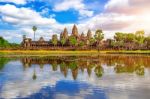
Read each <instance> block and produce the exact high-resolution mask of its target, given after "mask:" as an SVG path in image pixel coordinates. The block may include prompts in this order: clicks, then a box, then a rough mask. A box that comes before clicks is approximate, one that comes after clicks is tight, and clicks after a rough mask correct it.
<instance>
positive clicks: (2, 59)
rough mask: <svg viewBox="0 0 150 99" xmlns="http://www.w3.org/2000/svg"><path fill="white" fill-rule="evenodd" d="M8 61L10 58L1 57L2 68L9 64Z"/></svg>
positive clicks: (0, 65) (0, 68)
mask: <svg viewBox="0 0 150 99" xmlns="http://www.w3.org/2000/svg"><path fill="white" fill-rule="evenodd" d="M8 62H9V59H8V58H0V70H2V69H3V68H4V66H5V64H7V63H8Z"/></svg>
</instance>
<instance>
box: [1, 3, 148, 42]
mask: <svg viewBox="0 0 150 99" xmlns="http://www.w3.org/2000/svg"><path fill="white" fill-rule="evenodd" d="M149 6H150V1H149V0H142V1H141V0H0V36H3V37H4V38H5V39H7V40H9V41H10V42H17V43H20V42H21V40H22V35H24V34H25V35H27V36H28V37H30V38H33V32H32V29H31V28H32V26H33V25H36V26H37V27H38V31H37V33H36V39H38V38H39V37H40V36H43V37H44V38H45V39H46V40H49V39H50V38H51V36H52V34H54V33H57V34H58V35H59V34H60V32H61V31H63V29H64V28H65V27H67V28H68V31H69V33H71V28H72V26H73V24H76V25H77V26H78V29H79V32H80V33H81V32H84V33H86V32H87V30H88V29H91V30H92V31H93V34H94V31H95V30H96V29H102V30H103V31H104V34H105V38H112V37H113V35H114V33H115V32H118V31H124V32H135V31H136V30H139V29H144V30H145V31H146V34H148V35H149V27H148V25H150V20H149V16H150V14H149V13H148V11H149V10H150V7H149Z"/></svg>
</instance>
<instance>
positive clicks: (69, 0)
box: [53, 0, 93, 17]
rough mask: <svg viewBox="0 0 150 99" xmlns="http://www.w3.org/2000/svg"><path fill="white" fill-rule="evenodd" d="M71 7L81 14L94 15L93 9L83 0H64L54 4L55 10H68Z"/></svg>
mask: <svg viewBox="0 0 150 99" xmlns="http://www.w3.org/2000/svg"><path fill="white" fill-rule="evenodd" d="M69 9H75V10H76V11H78V12H79V14H80V15H81V16H88V17H91V16H93V11H90V10H88V9H87V8H86V5H85V4H84V3H83V0H63V2H60V3H57V4H56V5H55V6H54V9H53V10H54V11H67V10H69Z"/></svg>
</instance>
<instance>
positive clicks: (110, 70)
mask: <svg viewBox="0 0 150 99" xmlns="http://www.w3.org/2000/svg"><path fill="white" fill-rule="evenodd" d="M1 98H2V99H10V98H17V99H18V98H19V99H20V98H21V99H149V98H150V56H148V55H105V54H104V55H99V56H94V55H93V56H63V55H61V56H39V57H37V56H36V57H35V56H26V57H25V56H24V57H12V56H11V57H1V58H0V99H1Z"/></svg>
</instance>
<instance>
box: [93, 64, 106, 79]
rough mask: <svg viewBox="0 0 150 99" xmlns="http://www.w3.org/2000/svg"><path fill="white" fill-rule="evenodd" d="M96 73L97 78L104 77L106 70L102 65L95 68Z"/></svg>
mask: <svg viewBox="0 0 150 99" xmlns="http://www.w3.org/2000/svg"><path fill="white" fill-rule="evenodd" d="M94 72H95V74H96V76H97V77H102V75H103V73H104V70H103V68H102V66H101V65H98V66H96V67H95V69H94Z"/></svg>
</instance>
